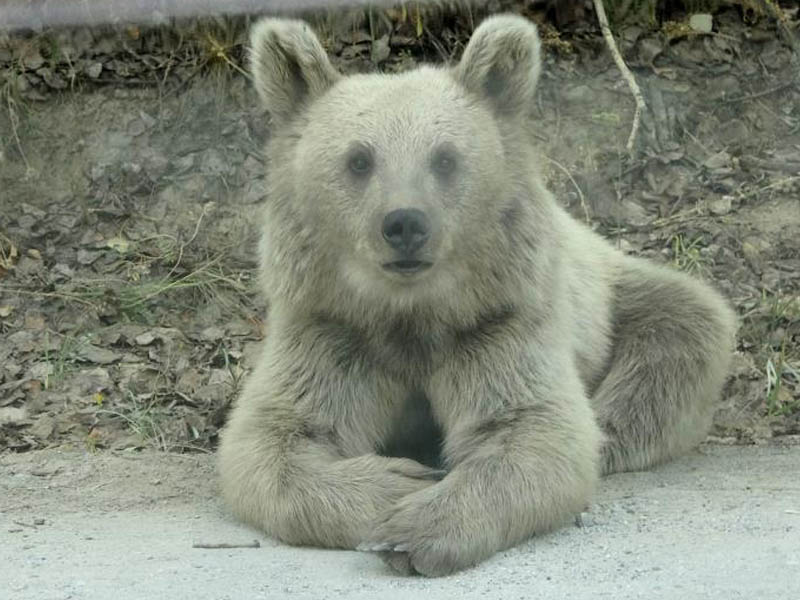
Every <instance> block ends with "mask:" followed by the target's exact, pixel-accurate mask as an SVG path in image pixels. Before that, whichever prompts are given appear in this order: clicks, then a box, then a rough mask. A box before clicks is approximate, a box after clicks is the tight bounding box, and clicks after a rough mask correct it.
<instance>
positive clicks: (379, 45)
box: [371, 35, 392, 65]
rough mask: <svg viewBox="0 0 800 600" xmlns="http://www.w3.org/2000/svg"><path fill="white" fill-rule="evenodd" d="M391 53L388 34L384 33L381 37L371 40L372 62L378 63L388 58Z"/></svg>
mask: <svg viewBox="0 0 800 600" xmlns="http://www.w3.org/2000/svg"><path fill="white" fill-rule="evenodd" d="M391 53H392V50H391V48H389V36H388V35H384V36H383V37H381V38H378V39H377V40H375V41H373V42H372V52H371V58H372V62H374V63H375V64H376V65H377V64H378V63H382V62H383V61H385V60H386V59H387V58H389V55H390V54H391Z"/></svg>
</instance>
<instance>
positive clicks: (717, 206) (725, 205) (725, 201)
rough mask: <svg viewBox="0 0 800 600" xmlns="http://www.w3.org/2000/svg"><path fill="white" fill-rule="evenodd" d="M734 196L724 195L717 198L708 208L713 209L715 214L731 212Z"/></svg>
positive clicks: (712, 211) (712, 212)
mask: <svg viewBox="0 0 800 600" xmlns="http://www.w3.org/2000/svg"><path fill="white" fill-rule="evenodd" d="M732 200H733V198H732V197H731V196H722V197H721V198H715V199H714V200H712V201H711V202H709V204H708V210H710V211H711V214H714V215H727V214H728V213H729V212H731V202H732Z"/></svg>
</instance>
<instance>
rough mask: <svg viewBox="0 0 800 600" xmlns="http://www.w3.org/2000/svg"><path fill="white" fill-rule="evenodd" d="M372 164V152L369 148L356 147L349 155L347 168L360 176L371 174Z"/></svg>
mask: <svg viewBox="0 0 800 600" xmlns="http://www.w3.org/2000/svg"><path fill="white" fill-rule="evenodd" d="M372 164H373V161H372V153H371V152H370V151H369V150H368V149H367V148H356V149H355V150H353V151H352V152H350V154H349V155H348V157H347V168H348V169H350V172H351V173H353V174H354V175H358V176H359V177H364V176H365V175H369V173H370V172H371V171H372Z"/></svg>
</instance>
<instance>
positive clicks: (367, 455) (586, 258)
mask: <svg viewBox="0 0 800 600" xmlns="http://www.w3.org/2000/svg"><path fill="white" fill-rule="evenodd" d="M252 69H253V75H254V77H255V84H256V88H257V90H258V92H259V94H260V97H261V99H262V101H263V102H264V104H265V106H266V107H267V109H269V111H270V112H271V115H272V118H273V122H274V127H273V137H272V140H271V142H270V145H269V148H268V156H269V165H268V173H267V204H266V214H265V216H264V219H263V224H262V227H263V232H264V235H263V241H262V245H261V248H260V253H261V257H260V258H261V262H262V271H263V283H264V289H265V292H266V294H267V295H268V297H269V300H270V310H269V316H268V327H267V329H268V335H267V339H266V341H265V344H264V348H263V355H262V357H261V359H260V361H259V362H258V365H257V366H256V369H255V371H254V372H253V374H252V375H251V376H250V378H249V380H248V382H247V384H246V386H245V388H244V390H243V392H242V395H241V398H240V399H239V402H238V404H237V406H236V407H235V409H234V410H233V413H232V414H231V417H230V421H229V423H228V424H227V427H226V428H225V430H224V433H223V436H222V443H221V447H220V452H219V468H220V473H221V479H222V489H223V493H224V497H225V499H226V500H227V502H228V504H229V505H230V506H231V507H232V509H233V511H234V512H235V513H236V515H238V516H239V517H240V518H241V519H243V520H244V521H246V522H248V523H251V524H253V525H255V526H257V527H259V528H262V529H263V530H265V531H266V532H268V533H269V534H271V535H273V536H275V537H277V538H279V539H281V540H283V541H285V542H288V543H290V544H307V545H315V546H328V547H338V548H357V547H360V548H362V549H364V548H365V549H370V550H375V551H378V552H381V553H382V555H383V557H384V558H385V559H386V560H387V562H388V563H389V564H391V565H392V566H393V567H394V568H396V569H397V570H398V571H401V572H418V573H422V574H425V575H443V574H446V573H450V572H453V571H456V570H458V569H463V568H466V567H469V566H471V565H474V564H476V563H478V562H480V561H482V560H484V559H486V558H488V557H490V556H491V555H492V554H493V553H495V552H497V551H498V550H502V549H504V548H508V547H510V546H513V545H515V544H517V543H519V542H521V541H523V540H525V539H526V538H529V537H530V536H532V535H533V534H535V533H538V532H543V531H547V530H550V529H552V528H554V527H557V526H559V525H561V524H563V523H564V522H565V521H567V520H568V519H570V518H571V517H573V516H574V515H575V513H577V512H580V511H581V510H582V509H583V508H584V507H585V506H586V504H587V503H588V502H589V500H590V498H591V495H592V491H593V489H594V487H595V484H596V483H597V479H598V477H599V475H600V474H601V473H609V472H612V471H622V470H629V469H644V468H647V467H649V466H651V465H654V464H656V463H659V462H662V461H665V460H668V459H670V458H672V457H674V456H676V455H677V454H679V453H681V452H683V451H685V450H687V449H689V448H690V447H692V446H693V445H695V444H697V443H698V442H699V441H701V440H702V439H703V437H704V435H705V433H706V431H707V428H708V426H709V424H710V419H711V415H712V409H713V403H714V401H715V400H716V398H717V396H718V395H719V393H720V389H721V387H722V384H723V380H724V379H725V375H726V369H727V366H728V361H729V358H730V355H731V352H732V345H733V338H734V331H735V326H734V323H735V319H734V316H733V314H732V312H731V310H730V309H729V308H728V307H727V305H726V303H725V302H724V301H723V300H722V298H721V297H720V296H719V295H718V294H717V293H716V292H714V291H713V290H712V289H711V288H710V287H709V286H707V285H705V284H703V283H701V282H698V281H694V280H692V279H691V278H689V277H687V276H686V275H683V274H680V273H678V272H674V271H672V270H670V269H668V268H664V267H659V266H656V265H654V264H650V263H648V262H645V261H643V260H640V259H636V258H632V257H627V256H625V255H623V254H621V253H620V252H618V251H616V250H615V249H614V248H612V247H611V246H610V245H609V244H608V243H606V242H605V241H604V240H603V239H601V238H600V237H598V236H597V235H596V234H594V233H592V232H591V231H590V230H589V229H587V228H586V227H584V226H583V225H581V224H580V223H578V222H576V221H575V220H573V219H572V218H571V217H570V216H568V214H567V213H566V212H565V211H564V210H563V209H562V208H561V207H560V206H559V205H558V204H557V203H556V202H555V200H554V199H553V197H552V196H551V195H550V193H549V192H547V191H546V190H545V188H544V187H543V185H542V183H541V180H540V178H539V176H538V175H537V173H536V171H535V169H534V168H533V166H534V165H535V164H536V156H535V154H534V152H533V149H532V145H531V136H530V127H531V126H535V123H533V122H532V120H531V119H530V117H529V114H528V110H529V107H531V106H532V105H533V102H534V92H535V87H536V81H537V79H538V75H539V70H540V50H539V39H538V35H537V32H536V28H535V26H534V25H533V24H531V23H530V22H528V21H526V20H524V19H522V18H520V17H512V16H497V17H492V18H489V19H487V20H486V21H484V22H483V24H481V25H480V27H479V28H478V29H477V30H476V31H475V34H474V35H473V37H472V39H471V41H470V43H469V45H468V47H467V49H466V51H465V52H464V56H463V59H462V60H461V62H460V63H459V64H458V65H456V66H455V67H453V68H431V67H422V68H420V69H418V70H415V71H413V72H410V73H405V74H400V75H360V76H351V77H342V76H340V75H338V74H337V73H336V72H335V70H334V69H333V68H332V67H331V65H330V63H329V62H328V59H327V57H326V55H325V52H324V50H323V48H322V46H321V45H320V43H319V42H318V41H317V38H316V37H315V36H314V34H313V33H312V32H311V30H310V29H309V27H308V26H307V25H305V24H304V23H302V22H300V21H293V20H281V19H273V20H264V21H261V22H260V23H258V24H257V25H256V26H255V27H254V29H253V32H252ZM353 157H355V159H354V158H353ZM365 157H366V158H365ZM443 157H444V158H443ZM361 159H363V160H361ZM354 160H355V162H354ZM359 161H360V162H359ZM364 161H366V163H365V162H364ZM365 164H366V166H367V169H366V170H365V171H362V170H361V167H364V165H365ZM402 208H415V209H418V210H419V211H422V212H423V213H424V214H425V215H426V218H427V223H428V224H429V229H430V231H429V233H430V235H429V239H428V240H427V242H426V243H425V244H424V245H423V246H422V247H421V248H420V249H419V250H418V252H417V253H416V254H415V258H416V259H418V260H420V261H424V262H426V263H430V265H431V266H430V268H428V269H424V270H420V271H418V272H412V273H399V272H395V271H391V270H388V269H387V268H386V265H387V264H389V263H391V262H392V261H393V260H396V259H397V256H396V251H395V250H394V249H393V248H392V247H391V245H390V244H388V243H387V241H386V239H384V234H382V225H381V224H382V223H383V219H384V217H385V215H387V214H388V213H389V212H391V211H393V210H396V209H402Z"/></svg>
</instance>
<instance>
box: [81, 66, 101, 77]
mask: <svg viewBox="0 0 800 600" xmlns="http://www.w3.org/2000/svg"><path fill="white" fill-rule="evenodd" d="M84 71H85V72H86V74H87V75H88V76H89V77H91V78H92V79H97V78H98V77H100V73H102V72H103V63H99V62H94V63H92V64H90V65H88V66H87V67H86V69H84Z"/></svg>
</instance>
